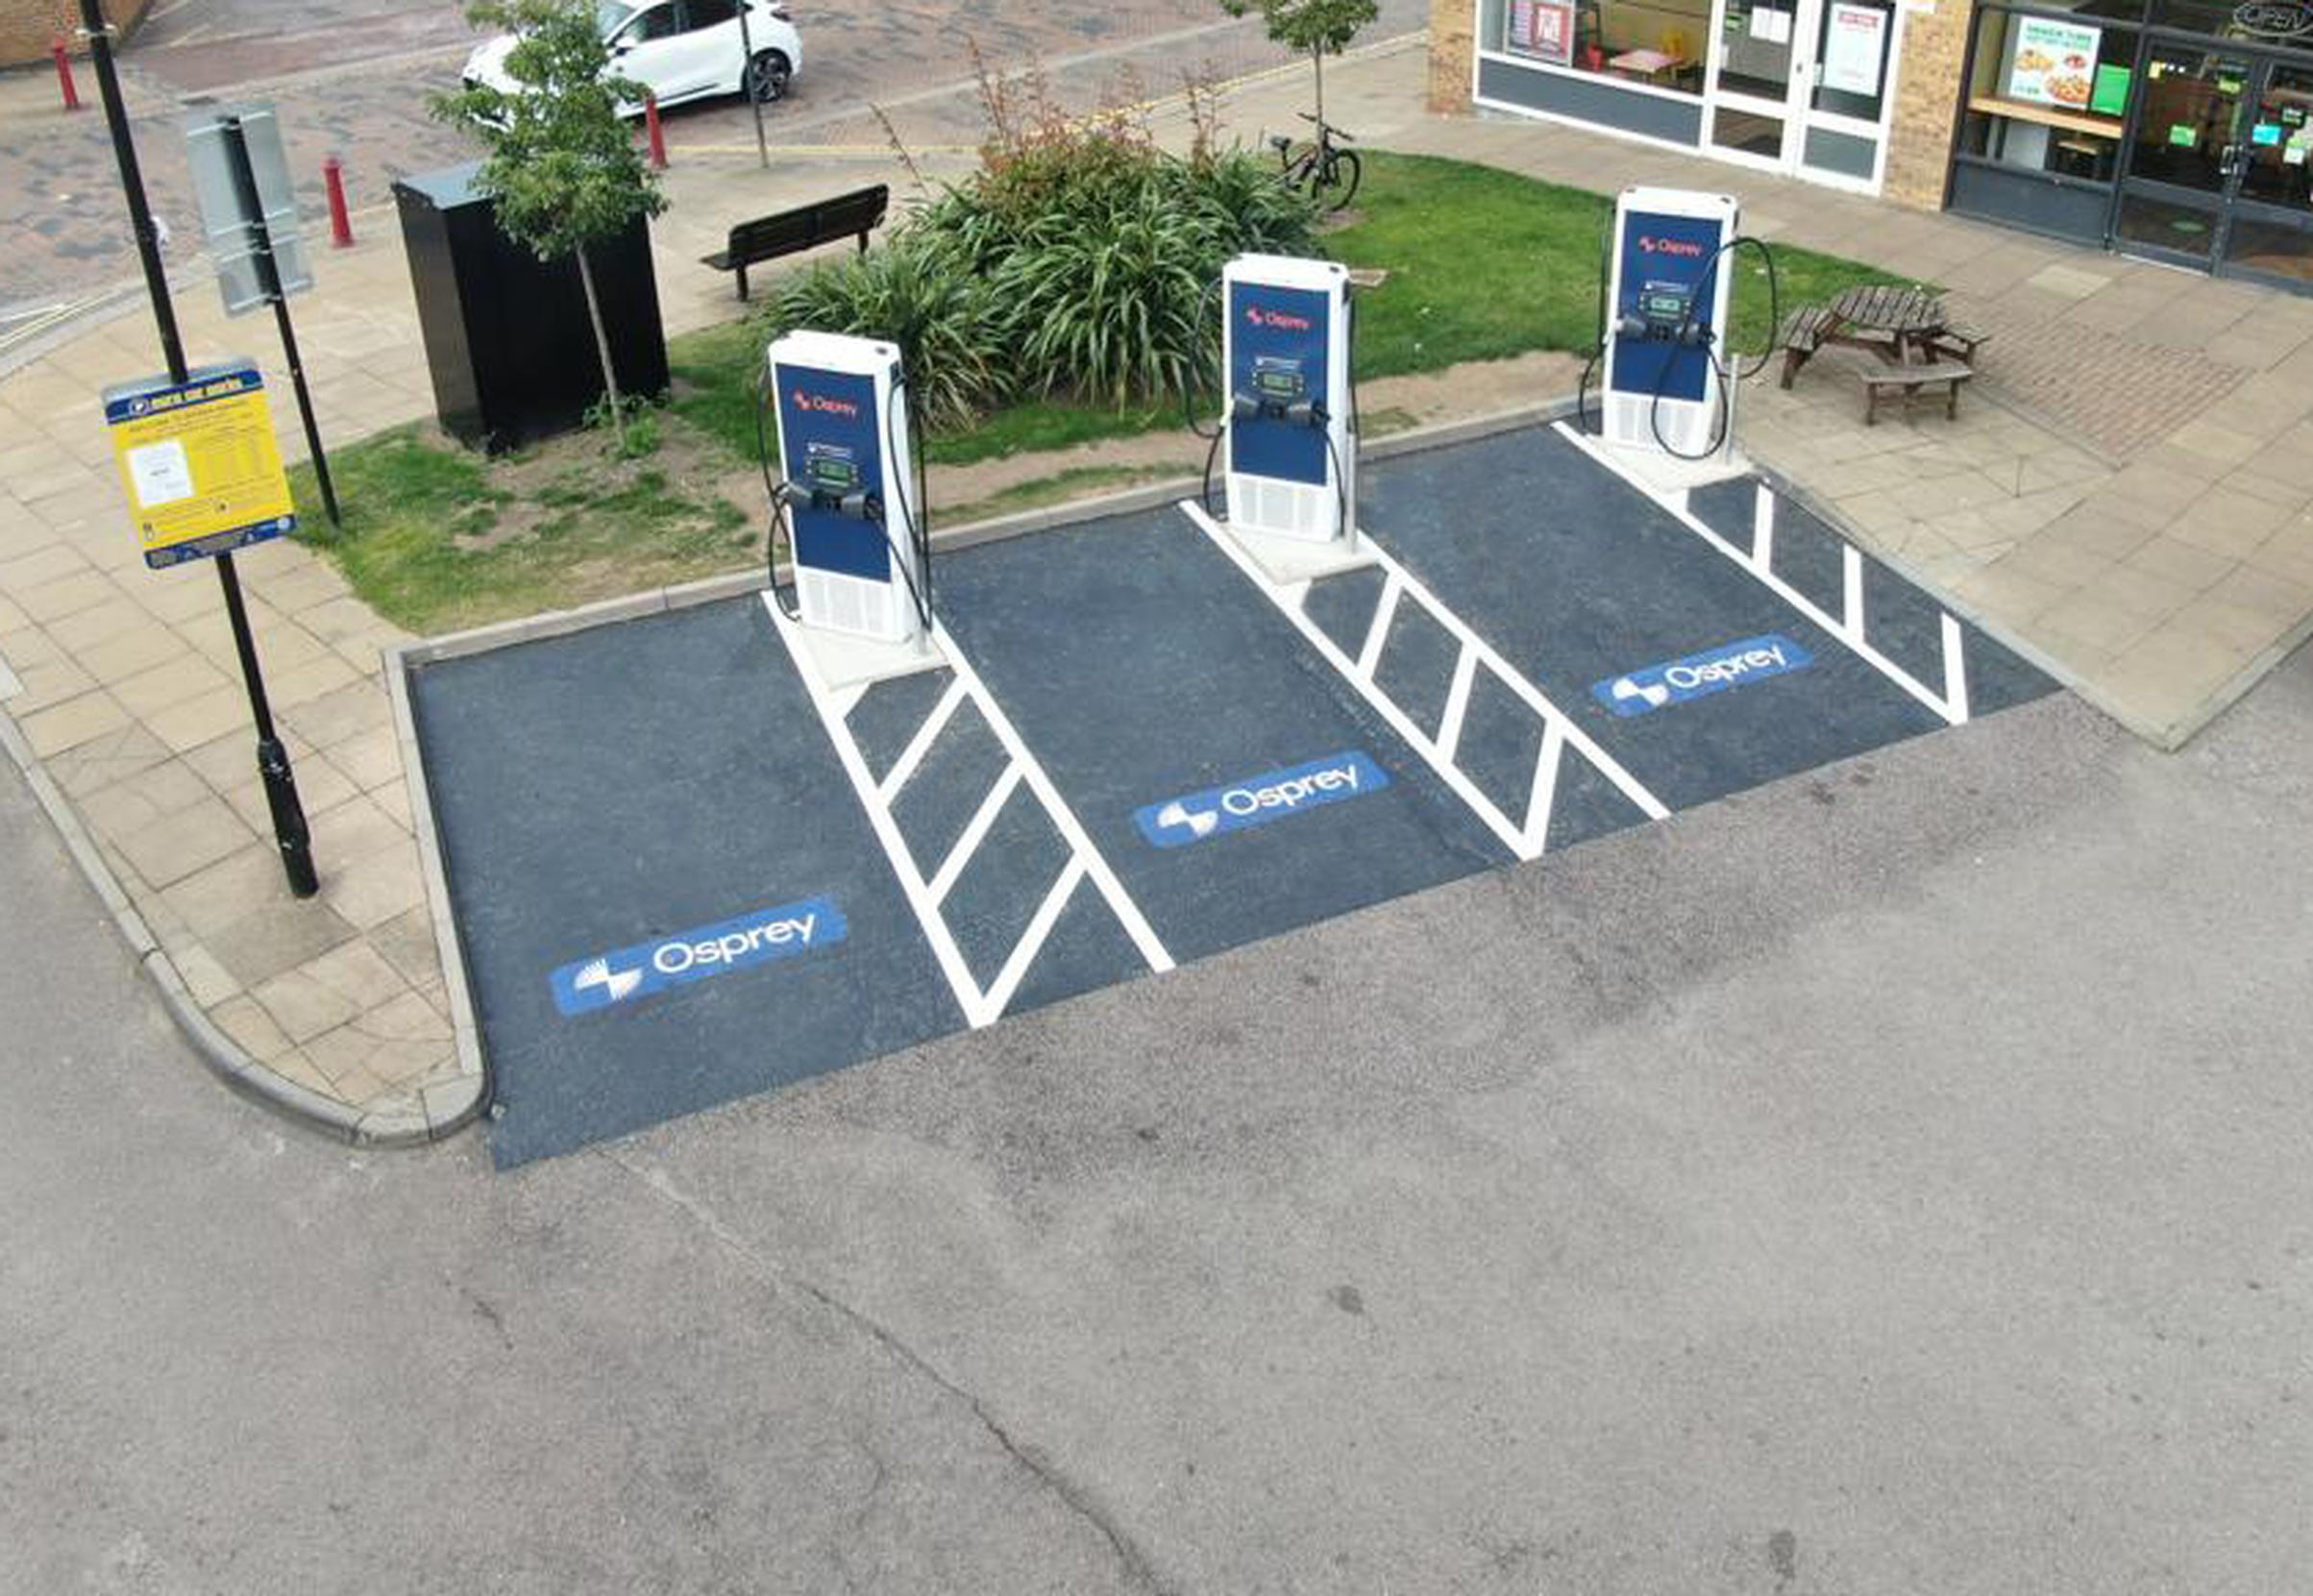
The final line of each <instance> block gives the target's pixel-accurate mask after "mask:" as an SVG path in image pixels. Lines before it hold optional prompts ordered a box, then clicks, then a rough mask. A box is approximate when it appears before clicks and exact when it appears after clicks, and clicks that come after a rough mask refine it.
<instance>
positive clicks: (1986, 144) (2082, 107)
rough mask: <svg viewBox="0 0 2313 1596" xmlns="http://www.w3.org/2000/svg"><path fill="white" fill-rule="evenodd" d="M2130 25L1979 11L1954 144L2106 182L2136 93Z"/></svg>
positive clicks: (2026, 166)
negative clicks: (1963, 110) (1962, 114)
mask: <svg viewBox="0 0 2313 1596" xmlns="http://www.w3.org/2000/svg"><path fill="white" fill-rule="evenodd" d="M2135 67H2136V30H2135V29H2134V28H2128V27H2115V26H2113V25H2111V24H2110V23H2107V22H2105V21H2104V19H2103V18H2101V17H2099V16H2096V15H2093V14H2091V13H2088V12H2078V11H2074V12H2048V11H2034V12H2020V11H2007V10H2004V9H1995V8H1988V7H1987V8H1985V9H1984V10H1982V11H1980V12H1978V13H1977V16H1976V40H1975V49H1974V51H1973V55H1972V67H1971V71H1970V75H1969V79H1968V100H1967V118H1966V121H1965V123H1964V124H1963V126H1962V128H1961V132H1960V137H1959V143H1958V151H1959V153H1960V154H1961V155H1963V156H1968V157H1973V158H1975V159H1977V160H1984V161H1988V162H1991V163H1993V164H1996V165H1998V166H2002V167H2007V168H2014V169H2016V170H2019V171H2024V172H2033V173H2044V174H2050V175H2053V176H2056V177H2063V178H2077V179H2081V180H2085V181H2088V182H2093V183H2109V182H2111V181H2112V180H2113V178H2114V177H2115V175H2116V174H2117V172H2118V170H2119V166H2120V155H2121V142H2120V140H2121V133H2122V130H2123V128H2124V126H2125V124H2126V121H2127V118H2128V103H2129V100H2130V99H2131V97H2132V96H2133V95H2134V94H2135V92H2136V87H2137V86H2136V84H2135V81H2134V77H2135Z"/></svg>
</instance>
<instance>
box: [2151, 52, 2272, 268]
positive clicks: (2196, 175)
mask: <svg viewBox="0 0 2313 1596" xmlns="http://www.w3.org/2000/svg"><path fill="white" fill-rule="evenodd" d="M2256 69H2257V63H2256V61H2254V60H2253V59H2252V58H2250V57H2248V56H2245V55H2240V54H2235V53H2232V52H2228V51H2225V50H2211V49H2206V48H2204V47H2202V46H2199V45H2191V44H2172V43H2166V42H2155V43H2153V45H2152V46H2151V47H2150V48H2149V49H2148V50H2147V51H2146V53H2145V69H2144V86H2143V93H2142V96H2141V98H2140V100H2139V104H2138V110H2137V120H2136V134H2135V138H2134V141H2133V142H2132V143H2131V144H2130V146H2129V150H2128V176H2127V178H2126V180H2125V181H2124V182H2123V184H2122V185H2121V199H2120V220H2119V224H2118V227H2117V230H2116V231H2117V234H2118V236H2117V238H2116V242H2117V243H2118V245H2119V246H2120V248H2122V249H2123V250H2126V251H2128V253H2130V254H2141V255H2148V256H2152V257H2154V258H2160V259H2165V260H2173V261H2176V262H2178V263H2179V264H2183V265H2189V266H2199V267H2201V268H2202V269H2203V270H2209V269H2213V268H2214V267H2215V265H2216V264H2217V262H2218V261H2219V260H2220V259H2222V258H2224V255H2223V245H2224V233H2225V223H2226V219H2227V210H2228V209H2229V205H2230V201H2231V198H2232V193H2233V190H2234V187H2235V185H2236V184H2238V182H2239V179H2240V173H2241V166H2242V150H2243V146H2244V144H2245V143H2246V142H2247V140H2248V136H2249V133H2248V129H2249V122H2248V117H2247V114H2246V113H2247V110H2248V108H2249V104H2250V102H2251V98H2252V96H2251V91H2250V78H2251V74H2252V73H2254V72H2255V71H2256Z"/></svg>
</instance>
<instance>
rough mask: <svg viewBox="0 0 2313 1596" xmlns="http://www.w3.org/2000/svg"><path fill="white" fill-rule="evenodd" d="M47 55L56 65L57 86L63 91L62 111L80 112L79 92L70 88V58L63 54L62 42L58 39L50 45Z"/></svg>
mask: <svg viewBox="0 0 2313 1596" xmlns="http://www.w3.org/2000/svg"><path fill="white" fill-rule="evenodd" d="M48 54H49V56H50V58H51V59H53V60H54V61H56V63H57V86H58V87H59V88H62V90H63V91H64V109H65V110H80V109H81V91H80V90H79V89H77V88H75V87H73V86H72V58H71V57H69V56H67V55H65V54H64V41H63V40H62V39H61V38H59V39H56V40H54V41H53V42H52V43H50V45H49V46H48Z"/></svg>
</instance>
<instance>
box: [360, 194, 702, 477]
mask: <svg viewBox="0 0 2313 1596" xmlns="http://www.w3.org/2000/svg"><path fill="white" fill-rule="evenodd" d="M480 169H481V163H480V161H474V162H471V163H469V164H467V165H464V166H453V167H450V168H448V169H447V170H445V171H440V172H427V173H424V174H421V175H420V176H417V177H413V178H408V179H406V180H404V181H403V182H400V183H397V184H394V204H395V206H396V207H397V208H398V209H400V211H401V213H402V241H403V244H404V247H405V248H406V250H407V251H408V254H409V276H410V281H411V283H412V285H413V286H414V287H415V288H416V290H417V302H418V326H419V329H420V331H422V332H423V334H424V336H425V340H426V363H427V365H428V366H429V367H430V368H431V370H432V372H433V407H434V413H435V414H436V415H438V416H439V417H440V418H441V422H442V427H443V429H444V430H447V431H448V432H449V433H450V434H451V435H452V436H454V437H456V438H459V439H461V440H463V441H464V442H466V443H468V444H470V445H472V446H473V447H475V448H477V449H484V450H488V451H489V452H491V453H493V454H496V453H497V452H499V451H501V450H505V449H513V448H517V447H519V446H521V445H523V444H526V443H530V442H534V441H536V440H537V439H539V438H545V437H552V436H553V435H554V434H555V433H556V432H567V431H569V430H571V429H572V428H574V427H576V426H578V424H579V422H580V421H582V420H583V419H584V418H585V415H586V409H587V406H588V405H593V404H594V403H595V402H596V401H597V400H599V399H601V398H602V397H603V368H602V363H601V361H600V360H599V359H598V358H597V357H596V355H595V345H594V330H593V328H592V326H591V325H590V324H589V323H588V321H587V319H586V290H585V288H584V286H583V285H582V284H581V283H580V282H579V281H578V262H577V261H576V260H556V261H553V262H548V261H543V260H540V259H539V258H537V257H536V256H534V255H532V254H531V253H530V252H529V250H528V249H526V248H525V247H523V246H522V245H520V244H517V243H515V242H514V241H513V240H512V239H510V238H508V237H506V236H505V234H504V233H500V232H499V231H498V219H497V215H496V207H495V206H494V205H493V203H492V202H491V201H490V200H489V199H488V198H486V197H485V196H483V195H481V194H479V193H477V192H475V188H474V178H475V174H476V173H478V172H479V171H480ZM587 258H588V260H589V261H590V262H591V263H592V265H593V267H594V280H595V291H596V292H597V293H598V294H600V295H601V296H602V301H603V322H604V324H605V325H606V327H607V328H608V330H609V333H610V357H611V360H612V362H613V364H615V365H616V366H617V368H618V374H619V387H620V389H621V391H623V392H625V393H627V394H650V395H656V394H660V393H664V392H665V391H666V387H667V337H666V332H665V330H664V329H663V328H662V327H661V326H660V325H659V319H658V282H657V279H656V278H655V277H654V276H653V275H652V269H651V224H650V222H649V221H648V220H647V219H645V218H642V217H637V218H636V219H635V221H634V224H633V225H632V226H631V227H629V228H628V229H627V231H626V232H625V233H622V234H621V235H620V236H619V237H618V238H617V239H616V240H615V241H613V242H611V243H607V244H600V245H597V246H596V247H595V248H594V249H593V250H591V251H590V252H589V253H588V256H587Z"/></svg>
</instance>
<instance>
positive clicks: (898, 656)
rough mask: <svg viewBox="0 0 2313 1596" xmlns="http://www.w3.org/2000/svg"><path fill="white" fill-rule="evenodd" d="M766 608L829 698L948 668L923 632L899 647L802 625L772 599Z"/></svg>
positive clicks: (766, 598)
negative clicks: (904, 677)
mask: <svg viewBox="0 0 2313 1596" xmlns="http://www.w3.org/2000/svg"><path fill="white" fill-rule="evenodd" d="M763 605H764V608H765V609H767V610H768V611H769V612H770V614H771V619H772V623H773V624H774V625H775V626H779V627H780V628H782V629H783V630H785V631H787V632H788V633H789V634H790V635H791V636H792V637H794V639H795V640H796V642H797V643H798V644H799V645H800V647H801V652H802V656H803V661H804V663H805V664H806V665H807V666H808V668H809V669H810V672H811V674H812V675H814V676H817V677H818V678H819V684H820V686H821V687H823V688H824V689H825V690H826V691H828V692H830V693H840V692H842V691H843V690H844V689H846V688H848V687H873V686H874V685H875V683H877V682H879V681H897V680H898V679H899V678H900V677H901V676H912V675H917V674H919V673H920V672H923V671H943V670H946V669H947V656H946V655H945V654H943V653H942V652H941V651H939V649H938V648H937V647H936V646H935V645H934V644H933V642H932V640H931V638H930V636H929V635H928V634H926V633H924V632H923V631H921V630H919V631H917V632H916V633H915V634H914V635H912V636H910V637H907V638H905V639H903V640H900V641H898V642H893V641H889V640H887V639H883V638H876V637H861V636H859V635H857V634H856V633H852V632H840V631H829V630H828V629H827V628H826V627H824V626H808V625H805V624H804V623H802V622H800V621H797V620H795V619H793V618H792V617H790V616H789V615H788V614H787V613H786V611H784V610H782V609H781V608H779V603H778V600H777V599H775V597H773V596H772V595H771V594H768V593H766V594H765V595H763Z"/></svg>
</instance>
